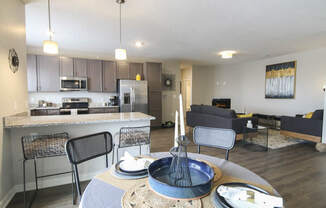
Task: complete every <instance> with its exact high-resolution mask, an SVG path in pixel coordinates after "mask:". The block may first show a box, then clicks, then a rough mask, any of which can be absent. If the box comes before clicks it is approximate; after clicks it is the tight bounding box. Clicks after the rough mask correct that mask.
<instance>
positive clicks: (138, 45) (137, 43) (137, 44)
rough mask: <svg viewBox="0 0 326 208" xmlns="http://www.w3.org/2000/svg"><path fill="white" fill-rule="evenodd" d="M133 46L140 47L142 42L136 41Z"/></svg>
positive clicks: (142, 44)
mask: <svg viewBox="0 0 326 208" xmlns="http://www.w3.org/2000/svg"><path fill="white" fill-rule="evenodd" d="M135 46H136V47H137V48H141V47H143V46H144V43H143V42H141V41H136V43H135Z"/></svg>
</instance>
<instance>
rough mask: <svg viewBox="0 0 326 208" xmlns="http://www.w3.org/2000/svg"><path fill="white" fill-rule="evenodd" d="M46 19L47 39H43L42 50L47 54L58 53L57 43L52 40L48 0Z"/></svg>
mask: <svg viewBox="0 0 326 208" xmlns="http://www.w3.org/2000/svg"><path fill="white" fill-rule="evenodd" d="M48 20H49V36H50V39H49V40H44V41H43V52H44V53H47V54H52V55H55V54H58V53H59V46H58V43H57V42H55V41H53V40H52V39H53V35H54V33H53V31H52V28H51V9H50V0H48Z"/></svg>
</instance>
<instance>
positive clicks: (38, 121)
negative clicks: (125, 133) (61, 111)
mask: <svg viewBox="0 0 326 208" xmlns="http://www.w3.org/2000/svg"><path fill="white" fill-rule="evenodd" d="M154 119H155V117H153V116H150V115H147V114H144V113H140V112H132V113H105V114H81V115H58V116H53V115H52V116H27V115H26V116H8V117H5V118H4V128H26V127H41V126H51V125H69V124H93V123H109V122H127V121H149V120H154Z"/></svg>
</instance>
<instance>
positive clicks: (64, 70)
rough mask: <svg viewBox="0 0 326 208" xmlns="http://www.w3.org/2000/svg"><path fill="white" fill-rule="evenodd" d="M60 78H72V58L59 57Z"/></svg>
mask: <svg viewBox="0 0 326 208" xmlns="http://www.w3.org/2000/svg"><path fill="white" fill-rule="evenodd" d="M60 76H61V77H73V76H74V62H73V59H72V58H69V57H63V56H61V57H60Z"/></svg>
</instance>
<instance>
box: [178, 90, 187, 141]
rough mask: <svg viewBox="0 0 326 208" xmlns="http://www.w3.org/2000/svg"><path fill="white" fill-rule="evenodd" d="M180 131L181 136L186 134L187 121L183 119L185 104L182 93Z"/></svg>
mask: <svg viewBox="0 0 326 208" xmlns="http://www.w3.org/2000/svg"><path fill="white" fill-rule="evenodd" d="M179 102H180V132H181V136H185V135H186V134H185V122H184V120H183V105H182V95H181V94H180V101H179Z"/></svg>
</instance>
